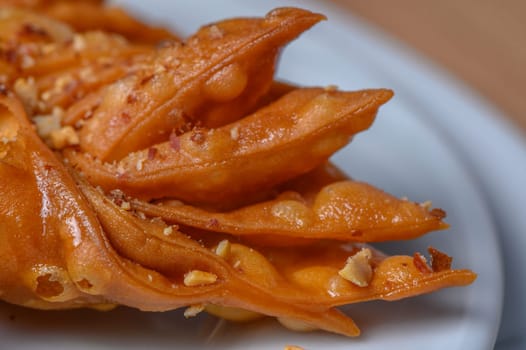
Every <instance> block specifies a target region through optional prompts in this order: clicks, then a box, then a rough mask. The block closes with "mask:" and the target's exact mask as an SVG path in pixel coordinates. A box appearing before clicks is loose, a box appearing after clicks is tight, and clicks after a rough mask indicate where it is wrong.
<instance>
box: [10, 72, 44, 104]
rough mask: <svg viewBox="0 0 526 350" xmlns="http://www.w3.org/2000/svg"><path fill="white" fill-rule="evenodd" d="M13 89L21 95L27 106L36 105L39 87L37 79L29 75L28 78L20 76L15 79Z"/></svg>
mask: <svg viewBox="0 0 526 350" xmlns="http://www.w3.org/2000/svg"><path fill="white" fill-rule="evenodd" d="M13 90H15V93H16V94H17V95H18V97H20V99H21V100H22V102H24V105H25V106H26V107H32V106H35V105H36V103H37V99H38V98H37V94H38V91H37V87H36V85H35V79H33V78H32V77H29V78H27V79H24V78H19V79H17V80H16V81H15V84H14V86H13Z"/></svg>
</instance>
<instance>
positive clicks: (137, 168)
mask: <svg viewBox="0 0 526 350" xmlns="http://www.w3.org/2000/svg"><path fill="white" fill-rule="evenodd" d="M143 163H144V158H141V159H139V160H138V161H137V163H136V164H135V169H136V170H137V171H141V170H142V168H143Z"/></svg>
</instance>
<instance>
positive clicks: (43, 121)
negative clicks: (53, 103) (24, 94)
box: [33, 114, 61, 139]
mask: <svg viewBox="0 0 526 350" xmlns="http://www.w3.org/2000/svg"><path fill="white" fill-rule="evenodd" d="M60 119H61V118H60V116H59V115H56V114H50V115H37V116H35V117H33V121H34V123H35V127H36V128H37V134H38V136H40V137H41V138H42V139H47V138H48V137H49V136H50V135H51V133H52V132H54V131H57V130H60Z"/></svg>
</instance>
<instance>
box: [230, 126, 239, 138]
mask: <svg viewBox="0 0 526 350" xmlns="http://www.w3.org/2000/svg"><path fill="white" fill-rule="evenodd" d="M230 138H231V139H232V140H234V141H236V140H237V139H239V127H238V126H234V127H233V128H232V129H230Z"/></svg>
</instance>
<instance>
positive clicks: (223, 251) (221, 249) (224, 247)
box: [215, 239, 231, 259]
mask: <svg viewBox="0 0 526 350" xmlns="http://www.w3.org/2000/svg"><path fill="white" fill-rule="evenodd" d="M230 248H231V245H230V242H229V241H228V239H224V240H222V241H221V242H219V244H218V245H217V247H216V249H215V253H216V254H217V255H219V256H220V257H222V258H225V259H226V258H227V257H228V256H229V255H230Z"/></svg>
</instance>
